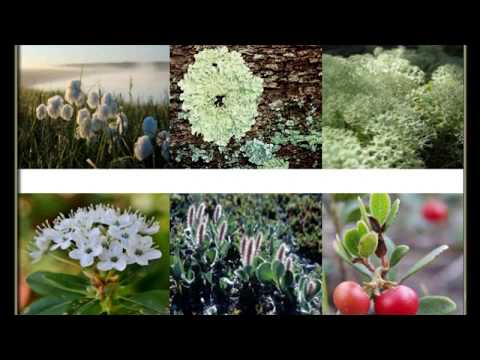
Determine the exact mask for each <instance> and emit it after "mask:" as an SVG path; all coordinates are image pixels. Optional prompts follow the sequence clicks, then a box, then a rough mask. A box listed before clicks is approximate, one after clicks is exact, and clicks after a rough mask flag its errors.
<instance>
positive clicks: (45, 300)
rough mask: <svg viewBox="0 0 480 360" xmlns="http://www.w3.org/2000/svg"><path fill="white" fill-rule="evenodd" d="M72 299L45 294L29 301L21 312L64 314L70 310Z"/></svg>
mask: <svg viewBox="0 0 480 360" xmlns="http://www.w3.org/2000/svg"><path fill="white" fill-rule="evenodd" d="M73 302H74V300H65V299H64V298H63V299H62V298H59V297H54V296H45V297H42V298H40V299H38V300H37V301H35V302H33V303H31V304H30V305H29V306H28V308H27V309H26V310H25V311H24V312H23V314H25V315H64V314H66V313H68V311H69V310H70V308H71V306H72V304H73Z"/></svg>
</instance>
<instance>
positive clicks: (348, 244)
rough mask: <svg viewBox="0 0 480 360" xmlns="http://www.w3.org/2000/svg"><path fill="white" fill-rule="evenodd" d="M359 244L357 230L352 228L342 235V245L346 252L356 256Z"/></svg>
mask: <svg viewBox="0 0 480 360" xmlns="http://www.w3.org/2000/svg"><path fill="white" fill-rule="evenodd" d="M359 242H360V234H359V233H358V231H357V229H355V228H352V229H348V230H347V231H345V234H343V245H344V246H345V248H346V249H347V250H348V252H349V253H350V254H352V255H354V256H358V243H359Z"/></svg>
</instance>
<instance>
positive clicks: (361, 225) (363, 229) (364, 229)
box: [357, 220, 368, 237]
mask: <svg viewBox="0 0 480 360" xmlns="http://www.w3.org/2000/svg"><path fill="white" fill-rule="evenodd" d="M357 231H358V234H359V235H360V237H362V236H363V235H365V234H366V233H368V226H367V224H365V221H363V220H359V221H357Z"/></svg>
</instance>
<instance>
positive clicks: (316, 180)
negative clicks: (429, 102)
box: [19, 169, 464, 193]
mask: <svg viewBox="0 0 480 360" xmlns="http://www.w3.org/2000/svg"><path fill="white" fill-rule="evenodd" d="M19 186H20V188H19V191H20V192H21V193H369V192H390V193H463V191H464V179H463V170H294V169H287V170H212V169H201V170H188V169H185V170H184V169H179V170H172V169H169V170H165V169H155V170H153V169H152V170H134V169H128V170H113V169H108V170H99V169H96V170H20V178H19Z"/></svg>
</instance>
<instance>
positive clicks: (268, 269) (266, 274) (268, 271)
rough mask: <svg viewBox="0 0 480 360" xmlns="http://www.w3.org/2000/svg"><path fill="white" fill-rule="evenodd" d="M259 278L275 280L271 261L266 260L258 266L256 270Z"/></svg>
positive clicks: (261, 279) (268, 280)
mask: <svg viewBox="0 0 480 360" xmlns="http://www.w3.org/2000/svg"><path fill="white" fill-rule="evenodd" d="M256 275H257V279H258V280H260V281H261V282H265V283H266V282H270V281H273V271H272V266H271V264H270V263H267V262H264V263H263V264H261V265H260V266H258V267H257V270H256Z"/></svg>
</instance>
